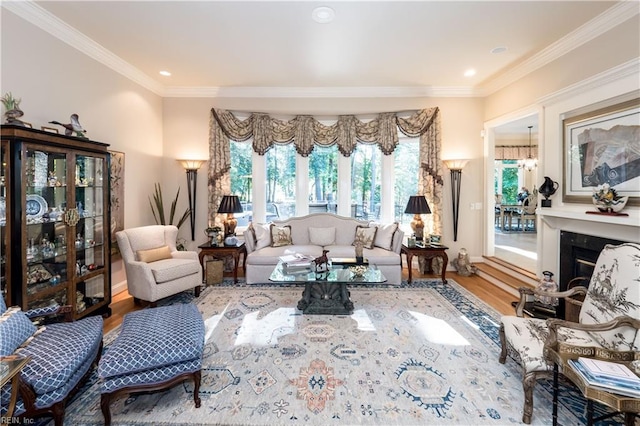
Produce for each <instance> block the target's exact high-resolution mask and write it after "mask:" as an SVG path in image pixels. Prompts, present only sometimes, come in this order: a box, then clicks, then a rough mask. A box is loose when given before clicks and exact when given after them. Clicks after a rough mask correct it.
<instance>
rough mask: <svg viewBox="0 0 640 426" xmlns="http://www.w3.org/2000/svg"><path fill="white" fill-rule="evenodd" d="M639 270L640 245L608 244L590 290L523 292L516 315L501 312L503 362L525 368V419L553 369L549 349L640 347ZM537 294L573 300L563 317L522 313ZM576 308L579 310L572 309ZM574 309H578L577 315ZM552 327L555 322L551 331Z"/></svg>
mask: <svg viewBox="0 0 640 426" xmlns="http://www.w3.org/2000/svg"><path fill="white" fill-rule="evenodd" d="M639 268H640V245H639V244H635V243H625V244H621V245H619V246H613V245H607V246H605V248H604V249H603V250H602V252H601V253H600V255H599V257H598V260H597V262H596V265H595V267H594V272H593V275H592V276H591V279H590V280H589V286H588V289H587V288H585V287H580V286H578V287H574V288H571V289H570V290H567V291H565V292H558V293H549V292H541V291H539V290H532V289H522V290H521V292H520V293H521V300H520V302H519V304H518V305H517V306H516V314H517V316H503V317H502V320H501V321H502V324H501V326H500V342H501V345H502V351H501V354H500V358H499V361H500V362H501V363H503V364H504V363H505V361H506V358H507V355H510V357H511V358H513V359H515V360H516V361H517V362H518V363H519V364H520V366H521V367H522V370H523V379H522V387H523V390H524V410H523V415H522V421H523V422H524V423H531V417H532V415H533V389H534V386H535V383H536V381H537V380H538V379H539V378H541V377H545V376H547V377H548V376H550V375H551V374H552V372H553V360H550V359H548V353H549V350H548V349H549V348H552V349H553V350H554V351H558V348H559V347H561V346H563V347H568V346H570V347H573V348H576V347H578V348H580V349H578V350H576V352H575V353H578V352H580V353H583V354H589V353H595V351H596V350H600V349H604V350H605V351H613V352H620V353H622V352H630V351H631V352H635V353H638V351H640V333H639V332H638V327H637V324H638V322H637V320H638V319H640V277H639V273H638V271H639V270H640V269H639ZM535 294H539V295H544V296H553V297H558V298H561V299H563V300H565V302H569V303H568V304H567V309H566V313H567V315H566V318H565V320H560V321H559V320H557V319H549V320H546V321H545V320H541V319H536V318H525V317H523V309H522V308H523V306H524V302H525V299H526V297H528V296H531V295H535ZM580 295H585V297H584V301H583V302H580V301H579V300H574V299H573V297H576V296H580ZM575 307H580V308H579V310H577V309H573V308H575ZM572 312H577V317H576V316H575V315H573V314H572ZM627 318H632V319H633V321H631V322H630V321H628V320H627ZM549 325H551V326H552V332H551V333H550V330H549ZM586 356H588V355H586ZM638 357H639V358H640V354H638ZM614 359H615V358H614ZM621 359H622V358H621Z"/></svg>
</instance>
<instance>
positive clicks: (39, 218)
mask: <svg viewBox="0 0 640 426" xmlns="http://www.w3.org/2000/svg"><path fill="white" fill-rule="evenodd" d="M107 147H108V145H107V144H104V143H100V142H95V141H90V140H88V139H82V138H77V137H71V136H63V135H58V134H52V133H49V132H44V131H40V130H35V129H30V128H25V127H20V126H10V125H6V126H2V160H3V164H4V163H5V158H6V160H7V161H6V166H3V167H5V169H4V170H5V171H6V174H4V178H5V179H4V186H3V187H2V190H3V191H4V195H3V197H4V201H5V203H6V206H7V208H6V218H5V222H4V223H3V222H1V221H0V225H2V244H3V246H2V248H3V249H5V248H9V250H8V252H7V253H5V251H4V250H3V252H2V256H3V257H2V259H3V260H4V259H5V255H7V256H6V265H5V264H3V270H2V278H3V279H6V283H7V284H4V282H3V296H4V297H5V299H6V302H7V304H8V305H19V306H21V307H22V309H23V310H28V309H34V308H38V307H43V306H47V305H49V304H53V303H58V304H61V305H71V306H72V307H73V316H74V318H76V319H77V318H81V317H84V316H86V315H93V314H102V315H105V316H108V315H109V314H110V308H109V304H110V303H111V247H110V245H111V235H110V226H109V224H110V211H109V183H110V179H109V178H110V176H109V153H108V151H107ZM5 154H7V155H6V156H5ZM0 219H1V215H0ZM5 266H6V267H5ZM9 277H10V279H9ZM5 289H6V290H5Z"/></svg>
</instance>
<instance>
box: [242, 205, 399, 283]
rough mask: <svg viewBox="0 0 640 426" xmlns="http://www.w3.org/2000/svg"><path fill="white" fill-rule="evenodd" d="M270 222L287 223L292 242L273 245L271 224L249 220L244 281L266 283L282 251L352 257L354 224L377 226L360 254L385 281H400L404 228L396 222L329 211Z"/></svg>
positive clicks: (279, 225)
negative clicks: (371, 242)
mask: <svg viewBox="0 0 640 426" xmlns="http://www.w3.org/2000/svg"><path fill="white" fill-rule="evenodd" d="M273 226H275V227H278V228H283V227H285V226H289V227H290V229H291V231H290V232H291V242H292V244H290V245H283V246H279V247H273V241H272V238H271V224H267V225H257V224H252V225H251V226H250V227H249V228H248V229H247V230H246V231H245V232H244V240H245V244H246V247H247V257H246V259H245V266H246V279H247V284H260V283H268V282H269V276H270V275H271V273H272V272H273V269H274V268H275V266H276V265H277V264H278V260H279V258H280V256H283V255H286V254H296V253H300V254H306V255H310V256H315V257H317V256H320V255H322V251H323V250H329V253H328V254H327V256H328V257H329V258H336V257H342V258H344V257H349V258H352V257H355V247H354V246H353V241H354V238H355V235H356V228H357V227H358V226H360V227H368V228H372V227H377V230H376V234H375V240H374V245H373V248H366V247H365V248H364V251H363V257H365V258H366V259H368V260H369V263H372V264H375V265H376V266H377V267H378V269H380V271H381V272H382V274H383V275H384V276H385V277H386V278H387V284H400V283H401V281H402V266H401V263H400V248H401V247H402V239H403V238H404V232H403V231H402V230H400V228H399V227H398V224H397V223H392V224H376V223H373V222H369V221H361V220H356V219H353V218H350V217H343V216H338V215H335V214H331V213H316V214H310V215H308V216H301V217H294V218H290V219H286V220H279V221H274V222H273Z"/></svg>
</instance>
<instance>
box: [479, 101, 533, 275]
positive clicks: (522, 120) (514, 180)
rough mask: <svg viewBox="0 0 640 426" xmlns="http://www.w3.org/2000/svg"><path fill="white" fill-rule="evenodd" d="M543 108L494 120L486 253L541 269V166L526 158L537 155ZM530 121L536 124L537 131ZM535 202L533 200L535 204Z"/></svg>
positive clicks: (489, 133)
mask: <svg viewBox="0 0 640 426" xmlns="http://www.w3.org/2000/svg"><path fill="white" fill-rule="evenodd" d="M538 122H539V120H538V112H535V113H529V114H523V115H522V116H520V117H513V118H510V119H504V120H499V121H495V122H491V123H488V125H487V126H486V127H485V132H487V133H486V136H487V137H486V139H485V141H486V145H487V151H488V152H487V154H488V155H487V159H488V160H487V161H488V163H487V168H486V170H487V191H488V197H487V205H488V206H489V209H488V219H489V220H487V222H486V223H487V229H486V232H485V235H486V238H485V240H486V241H485V255H487V256H489V257H495V258H497V259H499V260H501V261H503V262H506V263H509V264H511V265H513V266H514V267H517V268H519V269H523V270H525V271H528V272H531V273H533V274H536V271H537V263H538V255H537V253H538V250H537V247H538V220H537V217H536V214H535V208H534V207H532V206H534V205H535V204H536V203H537V184H536V182H537V181H538V167H533V168H531V169H527V168H525V167H522V166H521V165H519V161H518V160H521V159H524V158H527V157H532V158H537V157H538V153H537V147H538V128H539V125H538ZM529 126H531V131H530V128H529ZM529 203H531V206H529Z"/></svg>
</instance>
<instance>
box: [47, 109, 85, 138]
mask: <svg viewBox="0 0 640 426" xmlns="http://www.w3.org/2000/svg"><path fill="white" fill-rule="evenodd" d="M70 120H71V123H69V124H62V123H60V122H59V121H50V122H49V123H51V124H57V125H58V126H62V127H64V134H65V135H67V136H71V135H72V134H73V133H74V132H75V136H76V137H78V138H86V137H87V136H86V135H85V132H86V130H85V129H84V128H83V127H82V125H81V124H80V121H79V120H78V114H71V117H70Z"/></svg>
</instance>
